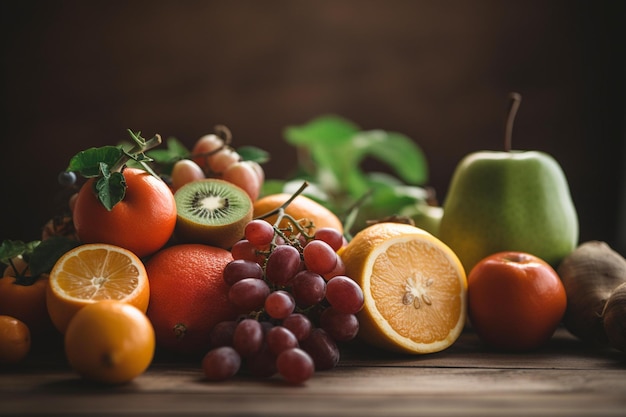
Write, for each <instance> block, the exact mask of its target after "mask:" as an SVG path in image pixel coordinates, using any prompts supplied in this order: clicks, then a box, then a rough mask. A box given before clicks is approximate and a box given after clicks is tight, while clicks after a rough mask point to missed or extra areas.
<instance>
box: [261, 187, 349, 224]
mask: <svg viewBox="0 0 626 417" xmlns="http://www.w3.org/2000/svg"><path fill="white" fill-rule="evenodd" d="M290 197H291V195H290V194H287V193H279V194H270V195H266V196H264V197H261V198H260V199H258V200H256V201H255V202H254V213H253V216H254V217H259V216H262V215H264V214H266V213H269V212H271V211H272V210H274V209H276V208H278V207H280V206H281V205H282V204H283V203H284V202H286V201H287V200H288V199H289V198H290ZM285 213H286V214H288V215H290V216H292V217H293V218H294V219H295V220H298V221H302V223H303V224H305V225H306V224H308V222H309V221H310V222H313V224H314V226H315V228H322V227H332V228H334V229H337V230H339V231H340V232H342V233H343V224H342V223H341V220H340V219H339V218H338V217H337V215H336V214H335V213H333V212H332V211H330V210H329V209H328V208H326V207H324V206H323V205H321V204H320V203H318V202H317V201H315V200H313V199H311V198H309V197H307V196H304V195H298V196H297V197H296V198H295V199H294V200H293V201H292V202H291V203H289V205H288V206H287V208H286V209H285ZM276 219H277V217H276V215H273V216H269V217H267V218H265V220H267V221H268V222H270V223H272V224H274V222H275V221H276ZM286 224H287V223H286V221H283V222H281V227H284V226H285V225H286ZM313 230H314V229H312V230H310V231H309V233H312V232H313Z"/></svg>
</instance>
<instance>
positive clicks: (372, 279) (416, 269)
mask: <svg viewBox="0 0 626 417" xmlns="http://www.w3.org/2000/svg"><path fill="white" fill-rule="evenodd" d="M338 253H339V255H340V256H341V258H342V260H343V261H344V264H345V272H346V275H347V276H349V277H351V278H352V279H354V280H355V281H356V282H357V283H358V284H359V286H360V287H361V289H362V290H363V296H364V305H363V308H362V310H361V311H360V312H358V313H357V317H358V319H359V326H360V328H359V333H358V337H359V338H361V339H362V340H364V341H365V342H368V343H369V344H371V345H373V346H376V347H379V348H382V349H386V350H390V351H396V352H404V353H411V354H423V353H432V352H437V351H441V350H443V349H446V348H447V347H449V346H450V345H452V343H454V342H455V341H456V339H457V338H458V337H459V335H460V334H461V331H462V330H463V328H464V325H465V322H466V319H467V280H466V276H465V271H464V269H463V266H462V265H461V262H460V261H459V259H458V257H457V256H456V255H455V254H454V252H453V251H452V250H451V249H450V248H449V247H448V246H447V245H445V244H444V243H443V242H442V241H441V240H439V239H437V238H436V237H434V236H433V235H431V234H430V233H428V232H426V231H425V230H423V229H420V228H418V227H415V226H411V225H408V224H401V223H391V222H385V223H375V224H373V225H370V226H368V227H366V228H365V229H362V230H361V231H360V232H358V233H357V234H356V235H355V236H354V238H353V239H352V240H351V241H350V242H349V243H348V245H346V246H344V247H342V248H341V249H339V251H338Z"/></svg>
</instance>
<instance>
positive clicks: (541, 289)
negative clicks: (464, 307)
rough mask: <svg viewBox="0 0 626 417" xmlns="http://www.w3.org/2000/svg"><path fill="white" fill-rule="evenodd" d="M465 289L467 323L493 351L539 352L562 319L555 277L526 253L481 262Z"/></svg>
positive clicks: (562, 304)
mask: <svg viewBox="0 0 626 417" xmlns="http://www.w3.org/2000/svg"><path fill="white" fill-rule="evenodd" d="M467 285H468V309H469V320H470V323H471V324H472V326H473V327H474V329H475V330H476V333H477V335H478V336H479V337H480V338H481V339H482V340H483V341H484V342H485V343H486V344H487V345H489V346H491V347H493V348H496V349H503V350H509V351H525V350H531V349H536V348H539V347H541V346H542V345H544V344H545V343H546V342H547V341H548V340H549V339H550V338H551V337H552V335H553V333H554V331H555V330H556V328H557V326H558V324H559V323H560V321H561V319H562V318H563V315H564V314H565V307H566V304H567V298H566V294H565V288H564V287H563V284H562V283H561V280H560V278H559V276H558V275H557V273H556V271H555V270H554V269H553V268H552V267H551V266H550V265H548V263H547V262H545V261H544V260H542V259H540V258H538V257H536V256H534V255H531V254H529V253H524V252H515V251H507V252H499V253H495V254H493V255H490V256H488V257H486V258H484V259H482V260H481V261H480V262H478V264H476V265H475V266H474V268H472V270H471V271H470V273H469V275H468V277H467Z"/></svg>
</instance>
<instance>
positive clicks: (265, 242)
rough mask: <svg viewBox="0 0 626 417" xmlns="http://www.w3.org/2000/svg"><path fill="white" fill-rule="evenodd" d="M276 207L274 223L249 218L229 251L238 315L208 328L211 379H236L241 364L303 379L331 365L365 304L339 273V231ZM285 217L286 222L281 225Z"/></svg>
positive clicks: (227, 273) (227, 275)
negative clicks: (307, 222)
mask: <svg viewBox="0 0 626 417" xmlns="http://www.w3.org/2000/svg"><path fill="white" fill-rule="evenodd" d="M287 204H288V203H287ZM278 212H279V215H278V217H277V219H276V221H275V223H273V224H271V223H269V222H267V221H265V220H263V219H261V218H257V219H254V220H252V221H250V222H249V223H248V224H247V225H246V227H245V231H244V238H243V239H242V240H240V241H239V242H237V243H236V244H235V245H234V246H233V248H232V254H233V258H234V260H233V261H231V262H230V263H229V264H228V265H227V266H226V267H225V268H224V274H223V277H224V280H225V282H226V283H227V284H228V285H229V287H230V288H229V292H228V298H229V300H230V302H231V303H233V304H234V305H235V306H236V307H237V308H238V310H239V312H240V313H241V319H240V320H234V321H224V322H221V323H219V324H217V325H216V326H215V327H214V329H213V331H212V332H211V342H210V347H211V350H210V351H209V352H208V353H207V354H206V355H205V357H204V359H203V362H202V366H203V370H204V372H205V375H206V377H207V378H208V379H210V380H223V379H227V378H230V377H232V376H234V375H235V374H237V373H238V372H239V371H240V369H242V367H243V364H244V362H245V365H246V369H247V371H248V372H249V373H250V374H252V375H254V376H259V377H269V376H272V375H274V374H276V373H278V374H280V375H281V376H282V377H283V378H284V379H285V380H286V381H288V382H290V383H301V382H304V381H305V380H307V379H308V378H309V377H310V376H311V375H312V374H313V372H314V371H315V370H325V369H330V368H333V367H334V366H335V365H336V364H337V362H338V360H339V348H338V344H337V343H339V342H346V341H349V340H352V339H353V338H354V337H355V336H356V334H357V332H358V330H359V322H358V320H357V318H356V316H355V314H356V313H357V312H358V311H360V310H361V308H362V307H363V292H362V290H361V288H360V287H359V286H358V285H357V284H356V283H355V282H354V281H353V280H352V279H350V278H349V277H347V276H345V275H343V274H344V273H345V268H344V265H343V261H342V259H341V257H339V256H338V255H337V251H338V250H339V249H340V248H341V247H342V246H343V245H344V243H345V240H344V238H343V236H342V234H341V233H340V232H339V231H338V230H336V229H333V228H320V229H309V228H310V227H312V226H313V225H312V224H310V223H309V224H303V223H302V222H299V221H297V220H296V219H294V218H293V217H291V216H290V215H288V214H285V213H284V207H282V206H281V207H280V208H279V209H278ZM269 214H270V213H268V215H269ZM285 219H287V220H288V222H287V227H280V226H279V225H281V222H283V221H284V220H285ZM282 224H283V225H284V224H285V223H282ZM309 230H313V232H311V233H309V232H308V231H309Z"/></svg>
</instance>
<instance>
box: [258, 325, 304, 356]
mask: <svg viewBox="0 0 626 417" xmlns="http://www.w3.org/2000/svg"><path fill="white" fill-rule="evenodd" d="M265 340H266V342H267V347H268V348H269V350H270V351H272V353H273V354H274V355H279V354H280V353H281V352H282V351H284V350H287V349H290V348H294V347H298V339H297V338H296V336H295V335H294V334H293V333H292V332H291V331H290V330H289V329H287V328H286V327H283V326H275V327H273V328H272V329H271V330H270V331H268V332H267V334H266V335H265Z"/></svg>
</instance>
